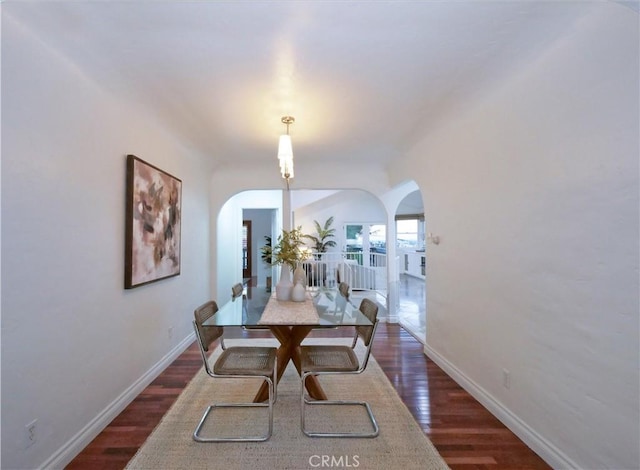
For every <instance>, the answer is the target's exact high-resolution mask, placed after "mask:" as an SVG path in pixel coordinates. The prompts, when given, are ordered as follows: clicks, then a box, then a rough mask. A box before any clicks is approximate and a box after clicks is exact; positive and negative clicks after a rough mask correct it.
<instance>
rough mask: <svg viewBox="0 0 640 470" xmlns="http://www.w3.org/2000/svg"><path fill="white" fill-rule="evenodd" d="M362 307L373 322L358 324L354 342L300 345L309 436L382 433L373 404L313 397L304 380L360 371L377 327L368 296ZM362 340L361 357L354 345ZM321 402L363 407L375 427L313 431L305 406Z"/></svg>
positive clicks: (302, 411) (302, 413)
mask: <svg viewBox="0 0 640 470" xmlns="http://www.w3.org/2000/svg"><path fill="white" fill-rule="evenodd" d="M359 310H360V311H361V312H362V313H363V314H364V315H365V316H366V317H367V318H368V319H369V321H371V323H372V325H366V326H356V328H355V330H356V331H355V334H354V337H353V342H352V344H351V346H349V345H309V346H307V345H303V346H300V356H301V357H300V377H301V392H300V395H301V399H300V427H301V429H302V432H303V433H304V434H306V435H307V436H309V437H376V436H377V435H378V434H379V432H380V431H379V428H378V423H377V421H376V419H375V417H374V416H373V412H372V411H371V406H370V405H369V403H367V402H365V401H355V400H312V399H310V397H308V396H307V395H306V393H305V381H306V379H307V377H309V376H312V375H313V376H318V375H330V374H360V373H362V372H363V371H364V370H365V369H366V367H367V363H368V362H369V356H370V355H371V347H372V345H373V337H374V335H375V332H376V328H377V327H378V306H377V305H376V303H375V302H373V301H371V300H369V299H362V302H361V303H360V307H359ZM358 339H360V340H361V341H362V342H363V343H364V345H365V347H366V352H365V353H364V356H363V357H362V359H361V360H359V359H358V355H357V354H356V352H355V347H356V345H357V343H358ZM311 405H313V406H322V405H348V406H349V405H351V406H353V405H357V406H363V407H364V408H365V409H366V411H367V415H368V417H369V420H370V422H371V424H372V426H373V431H371V432H316V431H310V430H308V429H307V428H306V425H305V408H306V406H311Z"/></svg>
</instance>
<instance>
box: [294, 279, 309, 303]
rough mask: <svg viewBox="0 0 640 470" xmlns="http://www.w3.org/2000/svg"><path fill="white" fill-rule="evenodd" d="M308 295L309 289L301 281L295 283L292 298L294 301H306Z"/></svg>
mask: <svg viewBox="0 0 640 470" xmlns="http://www.w3.org/2000/svg"><path fill="white" fill-rule="evenodd" d="M306 297H307V289H306V288H305V287H304V285H302V283H301V282H298V283H297V284H294V285H293V289H292V290H291V300H293V301H294V302H304V301H305V300H306Z"/></svg>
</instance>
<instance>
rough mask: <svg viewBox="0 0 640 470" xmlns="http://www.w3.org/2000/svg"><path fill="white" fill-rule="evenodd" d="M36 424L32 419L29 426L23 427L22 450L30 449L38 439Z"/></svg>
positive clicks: (35, 420)
mask: <svg viewBox="0 0 640 470" xmlns="http://www.w3.org/2000/svg"><path fill="white" fill-rule="evenodd" d="M37 423H38V420H37V419H34V420H33V421H31V422H30V423H29V424H27V425H26V426H25V427H24V448H25V449H26V448H27V447H31V446H32V445H33V444H35V443H36V440H37V438H38V434H37V432H36V430H37V428H36V424H37Z"/></svg>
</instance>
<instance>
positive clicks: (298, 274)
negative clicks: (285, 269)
mask: <svg viewBox="0 0 640 470" xmlns="http://www.w3.org/2000/svg"><path fill="white" fill-rule="evenodd" d="M296 284H302V287H307V273H306V271H305V270H304V268H303V267H302V263H298V266H297V267H296V269H295V271H293V285H294V286H295V285H296Z"/></svg>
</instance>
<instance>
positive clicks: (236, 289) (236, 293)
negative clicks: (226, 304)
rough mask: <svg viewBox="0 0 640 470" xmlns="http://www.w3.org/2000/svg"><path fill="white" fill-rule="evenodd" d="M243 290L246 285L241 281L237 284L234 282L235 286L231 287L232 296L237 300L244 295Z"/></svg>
mask: <svg viewBox="0 0 640 470" xmlns="http://www.w3.org/2000/svg"><path fill="white" fill-rule="evenodd" d="M243 291H244V287H243V286H242V284H241V283H239V282H238V283H237V284H234V285H233V287H231V298H232V299H234V300H235V299H236V298H238V297H240V296H241V295H242V292H243Z"/></svg>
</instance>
